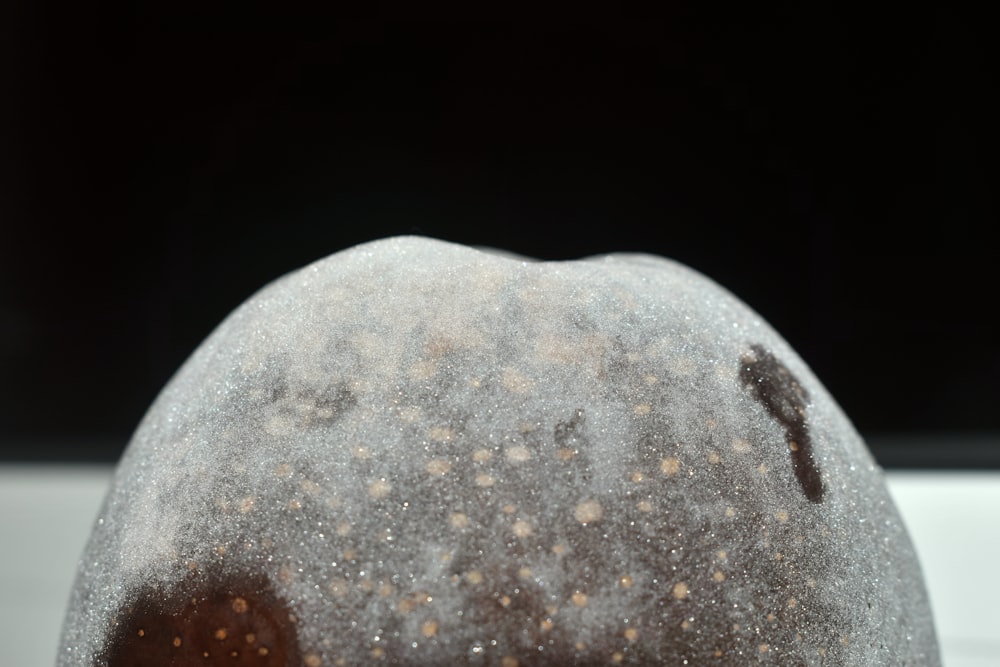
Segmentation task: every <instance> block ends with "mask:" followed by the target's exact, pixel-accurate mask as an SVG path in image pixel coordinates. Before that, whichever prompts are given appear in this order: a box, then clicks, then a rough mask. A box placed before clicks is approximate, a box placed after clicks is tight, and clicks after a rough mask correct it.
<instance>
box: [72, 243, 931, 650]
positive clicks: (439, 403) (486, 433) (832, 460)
mask: <svg viewBox="0 0 1000 667" xmlns="http://www.w3.org/2000/svg"><path fill="white" fill-rule="evenodd" d="M859 372H863V369H859ZM237 600H243V603H239V602H237ZM234 605H235V606H234ZM241 608H242V609H244V611H243V612H239V613H237V612H238V609H241ZM145 626H150V628H151V629H147V628H146V627H145ZM216 626H218V627H216ZM220 630H222V631H224V632H221V633H220V632H219V631H220ZM140 631H142V632H141V635H140ZM182 631H183V632H182ZM175 632H176V634H175ZM172 634H173V636H170V635H172ZM182 635H183V636H182ZM240 635H242V637H243V642H244V644H246V646H245V647H243V649H245V650H242V649H241V647H240V646H239V645H237V644H233V643H232V640H233V637H239V636H240ZM154 636H155V637H158V638H160V639H159V643H158V644H157V645H156V646H155V647H153V648H147V647H146V646H145V644H142V642H143V640H145V639H147V638H152V637H154ZM251 636H252V639H253V641H250V639H249V638H250V637H251ZM189 637H190V638H191V642H194V641H198V642H201V644H198V646H208V648H207V649H203V650H202V653H203V654H204V653H209V654H210V655H208V656H207V658H206V657H205V656H204V655H203V656H202V657H203V659H205V660H206V662H205V663H204V664H223V663H225V664H231V663H227V662H225V660H227V659H229V660H237V659H238V660H241V661H244V662H243V663H241V664H262V665H263V664H290V665H291V664H294V665H300V664H301V665H307V667H318V666H320V665H336V664H348V665H351V664H364V663H366V662H380V663H384V664H401V665H428V664H433V665H436V664H442V665H444V664H455V661H459V660H460V661H463V662H469V663H471V664H490V665H503V666H505V667H510V666H512V665H529V664H568V663H569V662H573V663H574V664H661V663H664V664H673V663H676V662H677V661H678V660H680V659H683V658H687V659H689V660H691V661H692V662H693V663H697V664H718V665H727V664H734V663H735V664H744V663H746V662H762V663H765V664H809V665H812V664H816V665H859V664H900V665H902V664H907V665H937V664H939V658H938V651H937V646H936V640H935V636H934V629H933V623H932V619H931V614H930V608H929V604H928V601H927V597H926V593H925V591H924V586H923V582H922V579H921V575H920V569H919V564H918V563H917V560H916V556H915V553H914V551H913V548H912V545H911V544H910V541H909V539H908V537H907V535H906V532H905V528H904V527H903V525H902V522H901V520H900V518H899V515H898V514H897V512H896V510H895V508H894V506H893V504H892V501H891V499H890V498H889V496H888V493H887V491H886V487H885V484H884V480H883V477H882V474H881V471H880V470H879V468H878V467H877V466H876V465H875V463H874V461H873V460H872V458H871V456H870V454H869V453H868V451H867V449H866V448H865V446H864V443H863V442H862V440H861V438H860V437H859V436H858V434H857V433H856V432H855V430H854V428H853V427H852V426H851V424H850V422H849V420H848V419H847V418H846V417H845V416H844V415H843V413H842V412H841V410H840V409H839V407H838V406H837V404H836V403H835V402H834V400H833V399H832V398H831V397H830V396H829V394H828V393H827V392H826V390H825V389H824V388H823V387H822V385H821V384H820V383H819V381H818V380H817V379H816V378H815V377H814V376H813V375H812V373H811V372H810V371H809V369H808V368H807V367H806V366H805V364H804V363H803V362H802V360H801V359H800V358H799V357H798V356H797V355H796V354H795V353H794V352H793V351H792V350H791V349H790V348H789V346H788V345H787V343H785V341H783V340H782V339H781V338H780V336H778V335H777V334H776V333H775V332H774V331H773V330H772V329H771V328H770V327H769V326H768V325H767V324H766V323H765V322H763V320H762V319H761V318H760V316H759V315H757V314H756V313H754V312H753V311H752V310H750V309H749V308H748V307H746V306H745V305H744V304H742V303H741V302H740V301H739V300H737V299H736V298H735V297H733V296H732V295H731V294H729V293H728V292H726V291H725V290H723V289H722V288H720V287H719V286H717V285H716V284H714V283H712V282H711V281H710V280H708V279H706V278H705V277H703V276H701V275H699V274H697V273H695V272H693V271H691V270H690V269H687V268H686V267H683V266H681V265H679V264H677V263H675V262H672V261H670V260H666V259H662V258H658V257H652V256H648V255H612V256H606V257H598V258H590V259H586V260H580V261H575V262H551V263H547V262H532V261H528V260H524V259H518V258H511V257H509V256H499V255H494V254H487V253H484V252H480V251H477V250H473V249H470V248H466V247H462V246H458V245H454V244H449V243H444V242H440V241H434V240H430V239H423V238H416V237H399V238H392V239H385V240H382V241H377V242H373V243H369V244H364V245H361V246H357V247H355V248H352V249H350V250H347V251H344V252H342V253H338V254H336V255H333V256H331V257H328V258H326V259H324V260H321V261H319V262H317V263H315V264H312V265H310V266H308V267H305V268H304V269H302V270H300V271H297V272H295V273H292V274H289V275H288V276H286V277H284V278H282V279H280V280H278V281H276V282H275V283H273V284H271V285H270V286H268V287H266V288H265V289H263V290H261V292H259V293H258V294H257V295H255V296H254V297H253V298H251V299H250V300H248V301H247V302H246V303H244V304H243V305H242V306H241V307H240V308H238V309H237V310H236V311H235V312H234V313H233V314H232V315H230V316H229V317H228V318H227V319H226V320H225V321H224V322H223V323H222V324H221V325H220V326H219V328H218V329H217V330H216V331H215V332H213V334H212V335H211V336H210V337H209V338H208V339H207V340H206V341H205V342H204V343H203V344H202V345H201V346H200V347H199V349H198V350H197V351H196V352H195V353H194V354H193V355H192V357H191V359H190V360H188V362H187V363H186V364H185V365H184V366H183V367H182V368H181V370H180V371H179V372H178V373H177V375H176V376H175V377H174V378H173V379H172V380H171V382H170V383H169V384H168V386H167V387H166V388H165V389H164V390H163V392H162V393H161V395H160V396H159V397H158V398H157V400H156V402H155V403H154V404H153V406H152V407H151V408H150V410H149V412H148V413H147V415H146V416H145V418H144V419H143V421H142V423H141V424H140V426H139V428H138V430H137V432H136V434H135V435H134V437H133V439H132V442H131V443H130V445H129V447H128V449H127V451H126V453H125V455H124V456H123V458H122V461H121V462H120V464H119V466H118V469H117V471H116V474H115V478H114V482H113V484H112V488H111V490H110V492H109V494H108V496H107V499H106V501H105V504H104V506H103V508H102V510H101V513H100V516H99V519H98V522H97V524H96V525H95V527H94V531H93V534H92V536H91V539H90V542H89V543H88V545H87V547H86V550H85V552H84V555H83V557H82V559H81V561H80V567H79V572H78V576H77V581H76V584H75V587H74V590H73V593H72V598H71V601H70V605H69V609H68V612H67V616H66V622H65V625H64V632H63V638H62V646H61V650H60V654H59V659H58V663H57V664H58V665H60V666H65V667H68V666H70V665H74V666H75V665H103V664H110V665H119V664H129V663H128V661H127V660H125V656H126V654H128V653H129V652H130V651H138V652H139V653H141V654H142V655H145V656H152V655H154V654H155V655H159V656H160V657H159V658H157V659H159V660H160V661H161V662H160V663H159V664H187V663H184V662H182V661H181V659H180V658H178V657H177V655H178V654H175V653H171V651H174V650H175V649H178V648H180V647H177V646H174V645H173V644H174V640H175V639H177V638H180V639H181V646H182V647H185V646H190V645H191V642H188V641H187V639H188V638H189ZM220 637H221V638H220ZM213 641H215V642H218V644H217V645H216V644H213V643H212V642H213ZM227 642H228V643H227ZM265 642H269V643H268V644H267V645H266V646H265V645H264V643H265ZM140 645H141V647H140ZM213 647H216V648H218V649H219V650H218V651H216V652H215V653H213V652H212V650H214V649H213ZM252 648H256V649H257V652H256V654H254V652H253V651H252V650H250V649H252ZM260 648H265V649H267V650H266V651H265V652H264V653H263V654H262V653H260V651H259V649H260ZM241 650H242V652H241ZM227 651H228V652H229V655H227V654H226V652H227ZM233 651H236V652H237V653H238V655H235V656H234V655H232V652H233ZM278 656H280V658H279V657H278ZM212 660H217V661H218V662H212ZM253 660H258V662H253Z"/></svg>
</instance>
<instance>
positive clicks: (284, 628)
mask: <svg viewBox="0 0 1000 667" xmlns="http://www.w3.org/2000/svg"><path fill="white" fill-rule="evenodd" d="M288 617H289V610H288V608H287V606H286V605H285V603H284V601H282V600H281V599H280V598H278V597H277V596H276V595H275V594H274V592H273V590H272V588H271V586H270V583H269V582H268V581H267V579H266V578H265V577H261V576H254V575H250V576H243V575H241V576H236V575H233V576H230V577H221V576H218V575H211V576H209V575H200V574H193V575H192V576H190V577H188V578H187V579H186V580H185V581H184V582H182V583H181V584H179V585H177V586H176V587H175V588H174V589H172V590H163V589H159V588H153V589H148V590H146V591H144V592H143V593H142V594H141V595H140V597H139V599H138V600H136V601H135V603H134V604H132V605H130V606H129V607H127V608H125V609H123V610H122V612H121V614H120V615H119V618H120V620H119V622H118V623H117V624H116V625H115V627H114V628H113V629H112V631H111V633H110V637H109V639H108V642H107V644H106V646H105V649H104V651H103V655H102V657H101V660H100V662H99V664H107V665H108V666H109V667H138V666H140V665H141V666H142V667H168V666H170V667H179V666H181V665H194V664H197V665H204V666H205V667H211V666H212V665H223V664H224V665H232V666H233V667H241V666H244V665H253V666H254V667H292V666H293V665H294V666H295V667H298V666H299V665H301V664H303V663H302V657H301V654H300V653H299V651H298V644H297V640H296V636H295V628H294V627H293V625H292V624H291V623H289V622H288V621H287V619H288ZM247 643H250V644H253V645H254V646H255V647H256V648H255V649H254V650H246V648H247Z"/></svg>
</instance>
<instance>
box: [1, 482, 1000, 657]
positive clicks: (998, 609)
mask: <svg viewBox="0 0 1000 667" xmlns="http://www.w3.org/2000/svg"><path fill="white" fill-rule="evenodd" d="M110 474H111V468H109V467H100V466H77V467H71V466H41V465H36V466H13V465H3V466H0V665H2V666H3V667H8V666H9V667H38V666H45V667H51V666H52V665H53V663H54V662H55V655H56V648H57V642H58V639H59V629H60V625H61V624H62V616H63V611H64V608H65V604H66V600H67V596H68V595H69V590H70V586H71V585H72V580H73V573H74V569H75V564H76V560H77V558H78V556H79V555H80V552H81V550H82V549H83V545H84V542H85V541H86V539H87V535H88V534H89V532H90V524H91V522H92V521H93V520H94V518H95V516H96V514H97V510H98V506H99V505H100V502H101V499H102V497H103V495H104V491H105V488H106V486H107V484H108V480H109V478H110ZM888 478H889V489H890V491H891V492H892V495H893V496H894V497H895V499H896V502H897V504H898V505H899V508H900V511H901V512H902V513H903V518H904V519H905V520H906V522H907V525H908V527H909V529H910V534H911V536H912V537H913V540H914V542H915V544H916V547H917V551H918V553H919V555H920V559H921V562H922V564H923V568H924V574H925V576H926V579H927V584H928V588H929V589H930V595H931V599H932V604H933V606H934V614H935V618H936V621H937V630H938V638H939V640H940V642H941V649H942V654H943V658H944V664H945V667H987V665H989V666H993V667H995V666H997V665H1000V657H998V656H1000V569H998V567H997V560H998V559H997V554H998V552H1000V518H998V511H1000V473H972V472H968V473H956V472H946V473H945V472H893V473H890V474H889V475H888Z"/></svg>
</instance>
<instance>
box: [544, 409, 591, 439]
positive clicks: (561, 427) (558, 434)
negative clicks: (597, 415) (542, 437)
mask: <svg viewBox="0 0 1000 667" xmlns="http://www.w3.org/2000/svg"><path fill="white" fill-rule="evenodd" d="M586 419H587V418H586V415H585V413H584V411H583V408H577V409H576V413H575V414H574V415H573V416H572V417H570V418H569V421H564V422H559V423H558V424H556V428H555V431H554V432H553V434H552V436H553V438H555V441H556V445H558V446H559V447H567V446H569V445H572V444H573V443H574V442H575V440H576V438H577V437H578V436H579V435H580V434H579V433H577V431H578V430H582V429H583V424H584V422H585V421H586Z"/></svg>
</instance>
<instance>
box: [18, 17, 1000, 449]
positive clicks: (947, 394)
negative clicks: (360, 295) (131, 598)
mask: <svg viewBox="0 0 1000 667" xmlns="http://www.w3.org/2000/svg"><path fill="white" fill-rule="evenodd" d="M165 7H170V9H165V8H164V7H159V6H156V5H148V6H146V8H145V9H143V8H139V9H137V8H135V7H133V6H129V7H127V8H126V7H124V6H119V5H114V4H103V5H102V4H100V3H98V4H96V5H81V6H75V7H62V6H60V7H58V9H57V8H56V7H55V6H54V5H51V4H50V5H46V4H45V3H35V4H26V3H21V4H18V3H14V4H13V5H9V6H7V7H5V9H4V10H2V11H4V12H5V13H6V14H7V16H5V17H2V18H0V24H2V26H3V27H0V30H3V31H4V32H3V33H0V44H2V47H0V48H3V49H4V52H2V53H0V59H2V62H3V65H2V67H4V69H3V70H2V71H0V76H2V79H0V83H2V86H3V91H2V92H0V113H2V114H3V115H2V117H0V132H2V135H0V140H2V142H3V143H2V145H0V169H2V170H3V171H2V173H0V179H2V180H0V196H2V199H0V232H2V234H0V271H2V275H0V459H3V458H7V459H13V460H26V459H27V460H113V459H115V458H116V457H117V456H118V454H119V453H120V451H121V448H122V447H123V446H124V445H125V443H126V442H127V439H128V437H129V435H130V433H131V431H132V429H133V428H134V427H135V426H136V424H137V423H138V421H139V419H140V418H141V416H142V414H143V412H144V411H145V409H146V407H147V406H148V405H149V403H150V402H151V401H152V399H153V398H154V397H155V395H156V393H157V392H158V391H159V390H160V388H161V387H162V386H163V384H164V383H165V382H166V381H167V379H168V378H169V377H170V375H171V374H172V373H173V372H174V371H175V370H176V369H177V367H178V366H179V365H180V364H181V363H182V362H183V360H184V359H185V358H186V357H187V355H188V354H189V353H190V352H191V351H192V350H193V349H194V347H195V346H196V345H197V344H198V343H199V342H200V341H201V340H202V339H203V338H204V337H205V336H206V335H207V334H208V333H209V332H210V331H211V329H212V328H213V327H214V326H215V325H216V324H217V323H218V322H219V321H220V320H221V319H222V318H223V317H224V316H225V315H226V314H227V313H228V312H229V311H230V310H231V309H232V308H234V307H235V306H236V305H238V304H239V303H240V302H241V301H242V300H244V299H245V298H246V297H247V296H249V295H250V294H251V293H252V292H253V291H254V290H256V289H257V288H259V287H260V286H262V285H263V284H264V283H266V282H268V281H269V280H271V279H273V278H275V277H277V276H278V275H280V274H282V273H285V272H287V271H289V270H292V269H294V268H297V267H299V266H302V265H304V264H306V263H308V262H311V261H313V260H315V259H318V258H320V257H322V256H325V255H327V254H329V253H331V252H334V251H337V250H339V249H342V248H345V247H347V246H350V245H353V244H355V243H359V242H362V241H366V240H371V239H374V238H379V237H383V236H388V235H394V234H409V233H415V234H424V235H429V236H434V237H439V238H444V239H449V240H453V241H457V242H461V243H468V244H486V245H493V246H500V247H504V248H507V249H510V250H513V251H516V252H519V253H523V254H527V255H532V256H536V257H541V258H546V259H567V258H575V257H579V256H582V255H588V254H595V253H602V252H609V251H616V250H629V251H644V252H653V253H658V254H663V255H667V256H670V257H673V258H675V259H678V260H680V261H682V262H685V263H687V264H689V265H691V266H693V267H694V268H696V269H698V270H700V271H702V272H704V273H706V274H708V275H709V276H711V277H713V278H714V279H716V280H717V281H719V282H720V283H722V284H723V285H725V286H727V287H728V288H729V289H731V290H732V291H734V292H735V293H736V294H737V295H738V296H740V297H741V298H742V299H744V300H745V301H747V302H748V303H749V304H750V305H751V306H753V307H754V308H756V309H757V310H758V311H759V312H760V313H761V314H763V315H764V317H765V318H766V319H768V320H769V321H770V322H771V323H772V324H773V325H774V326H775V327H776V328H777V329H778V330H779V331H780V332H782V334H783V335H784V336H785V337H786V338H787V339H788V340H789V341H790V342H791V343H792V345H793V346H794V347H795V348H796V349H797V350H798V351H799V352H800V353H801V354H802V356H803V357H804V358H805V359H806V361H807V362H808V363H809V364H810V365H811V366H812V367H813V369H814V370H815V371H816V373H817V374H818V375H819V377H820V378H821V379H822V380H823V382H824V383H825V384H826V385H827V387H828V388H829V389H830V390H831V392H832V393H833V394H834V396H835V397H836V398H837V400H838V401H839V402H840V403H841V405H842V406H843V407H844V408H845V410H846V411H847V413H848V414H849V415H850V416H851V418H852V419H853V421H854V422H855V425H856V426H857V427H858V429H859V430H860V431H861V432H862V433H863V434H864V435H866V436H868V437H869V441H870V442H871V443H872V445H873V448H874V449H875V452H876V455H877V456H878V458H879V459H880V461H882V462H883V463H884V464H886V465H953V466H954V465H960V466H976V465H996V464H997V463H998V460H1000V443H998V439H997V438H996V434H997V433H1000V419H998V413H1000V410H998V408H997V406H998V401H1000V392H998V390H997V388H996V384H997V382H996V381H997V377H998V375H1000V356H998V354H997V351H996V347H995V343H996V341H997V333H998V329H997V325H996V324H995V321H994V311H995V310H996V305H997V297H996V287H997V284H998V280H997V277H996V276H997V267H996V263H995V262H994V256H995V252H994V248H993V241H992V234H991V231H990V227H992V224H991V223H992V222H993V221H994V220H995V218H996V201H995V191H996V181H995V180H994V178H993V176H992V174H991V173H990V172H991V169H992V168H993V166H994V164H995V160H996V155H997V152H996V150H997V147H998V142H997V133H996V129H995V128H996V119H997V118H998V117H1000V114H998V108H997V105H996V103H995V101H994V100H995V96H996V95H997V92H998V91H997V79H996V71H995V70H993V69H992V68H991V67H990V66H989V63H990V62H991V60H992V59H993V58H994V57H995V56H996V55H997V54H996V53H995V49H994V48H993V46H992V44H991V43H990V36H989V32H988V30H987V28H988V25H987V24H986V22H985V21H983V20H982V19H981V17H976V16H973V15H968V14H962V13H961V12H960V11H955V10H945V9H938V10H934V11H927V12H924V13H920V12H919V11H918V10H915V9H912V8H911V10H910V13H908V14H905V15H898V14H893V15H888V14H887V15H886V16H882V17H880V16H877V15H873V14H872V13H871V12H870V11H867V12H865V13H864V14H861V13H858V14H851V13H849V12H846V11H844V10H839V9H831V8H822V6H820V5H814V6H811V8H810V9H809V10H807V11H803V10H800V11H785V10H773V11H766V10H762V9H761V8H759V7H757V8H755V9H754V11H753V13H748V14H747V15H746V16H722V17H719V16H715V17H711V18H709V17H704V16H698V15H697V14H696V13H693V12H690V11H679V12H677V13H676V14H675V15H674V16H672V17H670V18H669V19H665V20H663V21H660V22H652V21H641V22H620V21H612V20H601V21H592V22H580V23H547V24H537V25H536V24H527V23H517V24H503V25H495V24H456V23H450V24H441V23H426V22H424V23H406V24H382V23H372V22H359V21H354V22H342V21H337V20H334V19H332V18H331V17H328V16H321V15H316V14H312V15H297V16H292V15H288V14H284V15H268V14H264V13H259V14H254V13H253V11H252V10H248V9H243V10H242V11H241V12H238V13H235V14H225V15H223V14H220V15H217V16H210V15H206V14H205V13H204V12H201V13H193V12H191V13H189V12H182V11H181V10H179V9H177V5H174V4H171V5H165ZM928 442H936V443H941V444H945V445H947V446H946V447H943V448H942V447H940V446H938V447H937V448H936V449H935V448H934V447H930V448H928V447H926V446H924V444H925V443H928Z"/></svg>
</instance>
